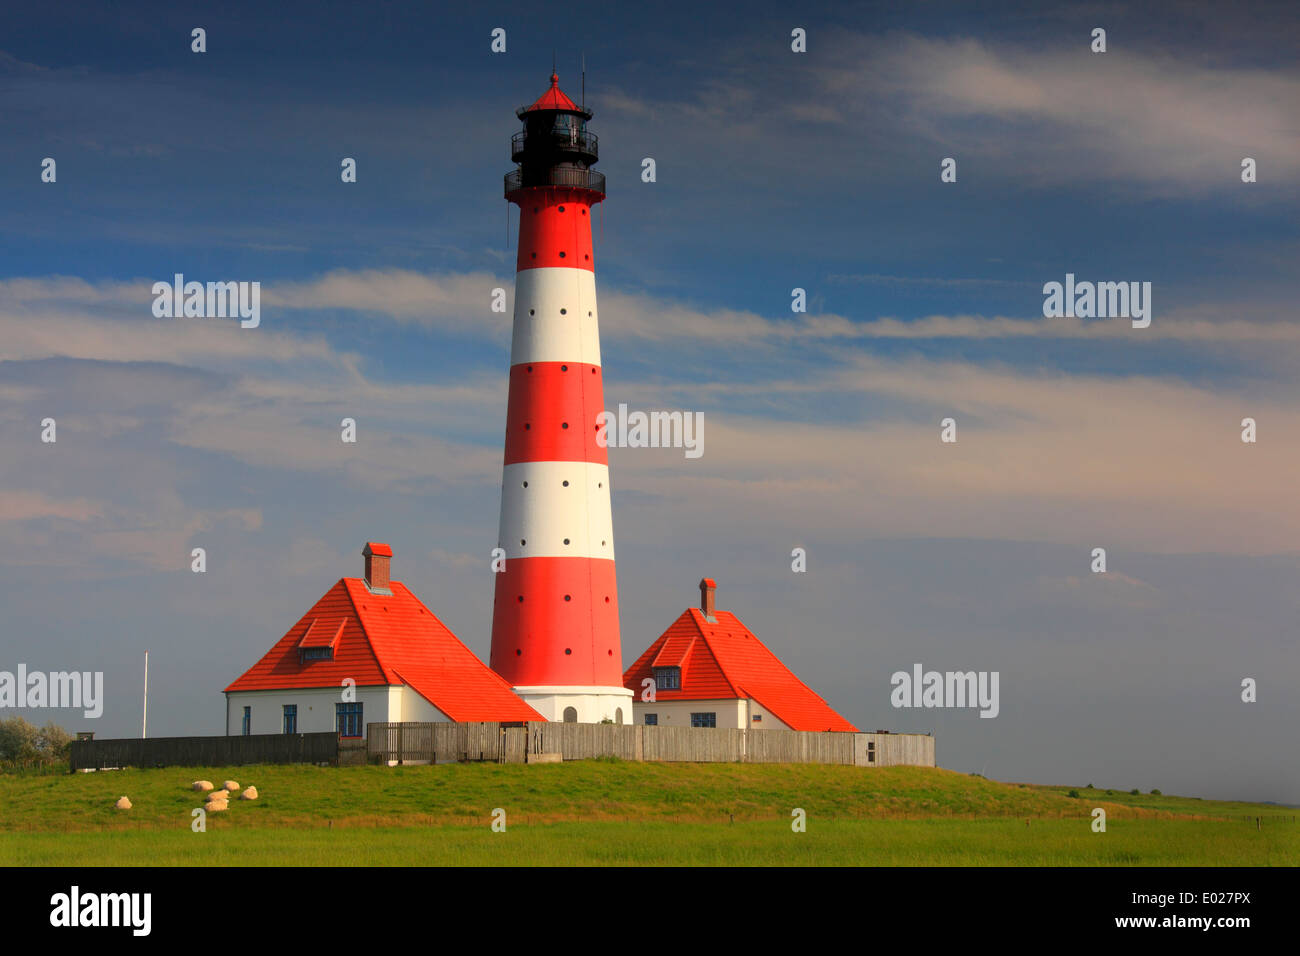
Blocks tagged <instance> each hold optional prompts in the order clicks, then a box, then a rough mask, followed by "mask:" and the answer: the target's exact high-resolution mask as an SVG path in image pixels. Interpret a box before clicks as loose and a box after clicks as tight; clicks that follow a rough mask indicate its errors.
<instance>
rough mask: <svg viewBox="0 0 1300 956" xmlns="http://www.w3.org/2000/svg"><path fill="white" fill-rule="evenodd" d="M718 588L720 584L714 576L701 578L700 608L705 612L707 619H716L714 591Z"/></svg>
mask: <svg viewBox="0 0 1300 956" xmlns="http://www.w3.org/2000/svg"><path fill="white" fill-rule="evenodd" d="M717 590H718V585H717V584H716V583H714V580H713V578H701V579H700V610H701V611H703V612H704V619H705V620H706V621H712V620H714V614H713V611H714V606H713V593H714V592H715V591H717Z"/></svg>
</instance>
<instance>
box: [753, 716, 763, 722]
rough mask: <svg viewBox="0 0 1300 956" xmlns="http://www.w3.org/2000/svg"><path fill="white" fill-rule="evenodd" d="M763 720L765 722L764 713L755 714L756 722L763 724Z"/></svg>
mask: <svg viewBox="0 0 1300 956" xmlns="http://www.w3.org/2000/svg"><path fill="white" fill-rule="evenodd" d="M762 722H763V715H762V714H755V715H754V723H756V724H761V723H762Z"/></svg>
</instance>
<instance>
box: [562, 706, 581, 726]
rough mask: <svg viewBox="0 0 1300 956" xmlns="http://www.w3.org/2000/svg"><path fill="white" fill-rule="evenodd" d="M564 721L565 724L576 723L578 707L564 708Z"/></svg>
mask: <svg viewBox="0 0 1300 956" xmlns="http://www.w3.org/2000/svg"><path fill="white" fill-rule="evenodd" d="M564 722H565V723H566V724H576V723H577V722H578V708H576V707H566V708H564Z"/></svg>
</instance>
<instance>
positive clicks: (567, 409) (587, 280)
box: [491, 73, 632, 723]
mask: <svg viewBox="0 0 1300 956" xmlns="http://www.w3.org/2000/svg"><path fill="white" fill-rule="evenodd" d="M518 116H519V118H520V119H521V120H523V124H524V126H523V129H522V130H521V131H520V132H518V133H516V134H515V136H514V138H513V140H512V143H511V145H512V150H511V155H512V158H513V159H514V161H515V162H516V163H518V168H516V169H515V170H514V171H512V172H511V173H509V174H507V176H506V180H505V194H506V199H508V200H509V201H510V202H512V203H515V204H516V205H518V206H519V217H520V218H519V223H520V225H519V255H518V259H517V264H516V266H517V272H516V276H515V309H514V336H513V340H512V343H511V350H510V366H511V367H510V398H509V403H508V409H507V412H506V441H505V461H504V469H503V475H502V481H501V535H500V541H499V542H498V546H499V547H500V548H502V549H503V550H504V551H505V554H506V565H505V570H504V571H503V572H500V573H498V574H497V575H496V600H495V603H494V606H493V613H492V656H491V664H492V669H493V670H495V671H496V672H497V673H498V674H500V675H501V676H502V677H504V678H505V679H506V680H508V681H509V682H510V684H511V686H512V687H514V689H515V692H516V693H518V694H519V695H520V696H522V697H523V698H524V699H525V700H527V701H528V702H529V703H530V704H531V705H532V706H533V707H534V708H535V709H537V710H538V711H539V712H541V713H542V714H544V715H545V716H546V717H547V719H548V720H568V721H579V722H583V723H597V722H599V721H601V720H605V719H609V720H613V721H615V722H617V723H630V722H631V719H632V692H631V691H630V690H627V689H626V688H624V687H623V655H622V649H621V647H620V645H619V627H618V586H617V581H616V575H615V572H614V527H613V518H612V514H611V509H610V494H609V465H608V460H609V459H608V456H607V454H606V451H605V449H604V448H602V447H601V446H600V445H599V443H598V442H597V440H596V439H597V434H598V430H597V427H596V424H597V416H598V415H599V414H600V412H601V411H602V410H603V409H604V388H603V382H602V378H603V376H602V374H601V365H600V333H599V330H598V313H597V309H596V277H595V253H594V251H593V248H592V242H591V209H592V207H593V206H594V205H595V204H596V203H598V202H600V201H601V200H602V199H604V198H605V178H604V176H602V175H601V174H600V173H597V172H595V171H593V170H592V169H591V166H592V165H593V164H594V163H595V162H596V159H597V156H598V152H597V143H596V137H595V135H594V134H592V133H591V132H589V131H588V129H587V121H588V120H590V119H591V112H590V111H589V110H587V109H585V108H584V107H582V106H579V105H577V104H575V103H574V102H573V101H572V100H571V99H569V98H568V97H567V96H565V95H564V93H563V91H561V90H560V87H559V78H558V77H557V76H556V75H555V74H553V73H552V74H551V87H550V89H549V90H547V92H546V93H544V94H543V95H542V97H541V98H540V99H538V100H537V102H535V103H533V104H532V105H531V106H527V107H524V108H523V109H520V110H519V111H518Z"/></svg>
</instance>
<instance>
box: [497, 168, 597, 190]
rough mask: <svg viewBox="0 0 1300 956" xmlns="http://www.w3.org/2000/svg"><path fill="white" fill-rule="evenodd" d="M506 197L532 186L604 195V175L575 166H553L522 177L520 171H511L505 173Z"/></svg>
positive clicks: (522, 172) (521, 171)
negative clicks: (584, 190) (582, 190)
mask: <svg viewBox="0 0 1300 956" xmlns="http://www.w3.org/2000/svg"><path fill="white" fill-rule="evenodd" d="M505 186H506V191H505V194H506V196H509V195H510V194H511V193H512V192H515V191H516V190H519V189H526V188H529V187H532V186H568V187H570V188H573V189H590V190H591V191H592V192H598V193H600V194H601V195H602V196H604V195H605V174H604V173H598V172H596V171H595V170H594V169H580V168H578V167H575V166H554V167H551V168H550V169H544V170H541V171H540V172H530V173H529V174H528V176H526V177H525V176H524V171H523V170H522V169H512V170H511V171H510V172H508V173H506V180H505Z"/></svg>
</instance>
